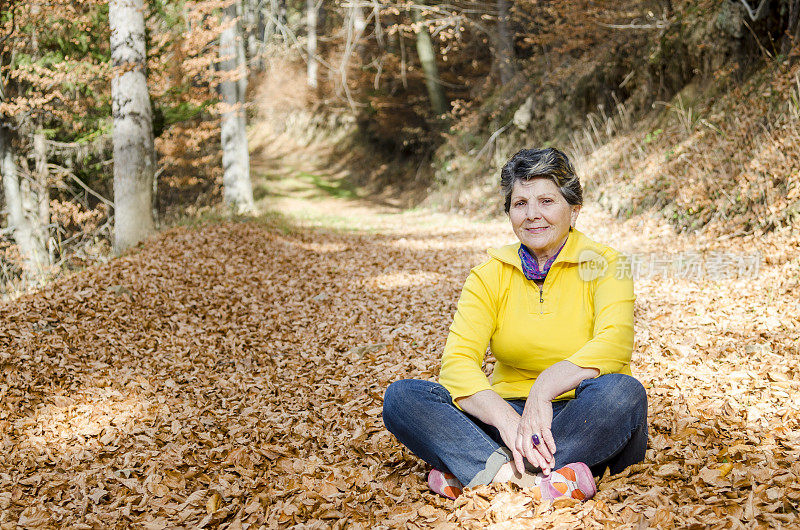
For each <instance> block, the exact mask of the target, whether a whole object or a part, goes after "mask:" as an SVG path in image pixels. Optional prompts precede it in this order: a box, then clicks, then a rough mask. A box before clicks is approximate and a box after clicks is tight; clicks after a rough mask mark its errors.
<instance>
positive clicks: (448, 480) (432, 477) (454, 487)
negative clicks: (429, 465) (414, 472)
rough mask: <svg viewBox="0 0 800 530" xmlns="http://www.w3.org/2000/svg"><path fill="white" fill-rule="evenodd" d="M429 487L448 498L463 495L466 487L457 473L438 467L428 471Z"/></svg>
mask: <svg viewBox="0 0 800 530" xmlns="http://www.w3.org/2000/svg"><path fill="white" fill-rule="evenodd" d="M428 487H429V488H430V489H431V490H433V492H434V493H438V494H439V495H441V496H443V497H447V498H448V499H455V498H456V497H458V496H459V495H461V491H462V490H463V489H464V486H462V485H461V482H459V481H458V479H457V478H456V477H455V475H453V474H451V473H445V472H444V471H439V470H438V469H432V470H431V472H430V473H428Z"/></svg>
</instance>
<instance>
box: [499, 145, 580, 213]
mask: <svg viewBox="0 0 800 530" xmlns="http://www.w3.org/2000/svg"><path fill="white" fill-rule="evenodd" d="M535 178H549V179H550V180H552V181H553V182H554V183H555V185H556V186H558V189H559V191H560V192H561V195H562V196H563V197H564V199H566V201H567V203H568V204H571V205H573V206H575V205H581V204H583V188H581V181H580V180H579V179H578V176H577V175H576V174H575V168H573V167H572V164H571V163H570V161H569V158H567V155H565V154H564V153H562V152H561V151H559V150H558V149H554V148H552V147H548V148H546V149H523V150H521V151H519V152H518V153H517V154H515V155H514V156H512V157H511V158H510V159H509V161H508V162H506V164H505V165H504V166H503V169H502V170H501V171H500V188H501V189H502V190H503V194H504V195H505V210H506V213H508V211H509V209H510V208H511V192H512V191H513V189H514V183H515V182H517V181H524V182H527V181H529V180H532V179H535Z"/></svg>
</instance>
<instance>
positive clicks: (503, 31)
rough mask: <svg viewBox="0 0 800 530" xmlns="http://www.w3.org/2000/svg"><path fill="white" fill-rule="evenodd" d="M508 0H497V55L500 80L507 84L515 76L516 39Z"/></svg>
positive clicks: (495, 44)
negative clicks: (509, 20) (510, 23)
mask: <svg viewBox="0 0 800 530" xmlns="http://www.w3.org/2000/svg"><path fill="white" fill-rule="evenodd" d="M508 7H509V4H508V0H497V36H496V37H495V39H494V48H495V56H496V59H495V60H496V61H497V66H498V69H499V70H500V82H501V83H502V84H504V85H505V84H506V83H508V82H509V81H511V78H512V77H514V39H513V37H512V35H511V29H510V28H509V23H508Z"/></svg>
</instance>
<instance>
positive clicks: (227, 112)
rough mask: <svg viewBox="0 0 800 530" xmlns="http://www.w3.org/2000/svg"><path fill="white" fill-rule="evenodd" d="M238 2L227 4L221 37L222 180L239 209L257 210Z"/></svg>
mask: <svg viewBox="0 0 800 530" xmlns="http://www.w3.org/2000/svg"><path fill="white" fill-rule="evenodd" d="M236 12H237V10H236V2H231V4H230V5H229V6H228V7H226V8H225V17H224V20H223V25H224V29H223V30H222V33H221V34H220V37H219V58H220V63H219V68H220V71H221V76H222V82H221V83H220V84H219V91H220V96H221V98H222V120H221V124H220V129H221V133H222V167H223V170H224V173H223V177H222V182H223V186H224V196H225V202H226V203H227V204H228V205H229V206H230V207H231V208H233V210H234V211H235V212H236V213H247V212H251V211H253V210H254V204H253V186H252V184H251V182H250V153H249V151H248V147H247V115H246V114H245V108H244V102H245V93H246V91H247V67H246V63H245V57H244V45H243V43H242V39H241V32H240V30H239V21H238V18H237V16H236Z"/></svg>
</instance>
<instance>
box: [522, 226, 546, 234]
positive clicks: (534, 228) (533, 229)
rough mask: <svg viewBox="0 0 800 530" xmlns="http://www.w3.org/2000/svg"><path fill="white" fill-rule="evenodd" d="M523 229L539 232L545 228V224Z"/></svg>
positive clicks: (534, 232) (533, 232)
mask: <svg viewBox="0 0 800 530" xmlns="http://www.w3.org/2000/svg"><path fill="white" fill-rule="evenodd" d="M525 230H527V231H528V232H530V233H532V234H541V233H542V232H544V231H545V230H547V227H546V226H539V227H531V228H526V229H525Z"/></svg>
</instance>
